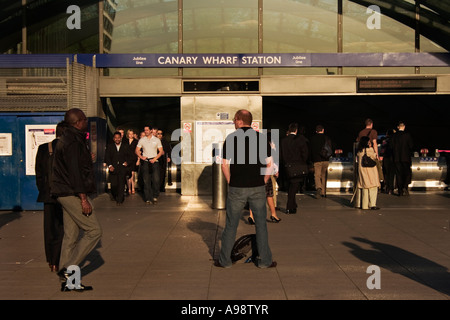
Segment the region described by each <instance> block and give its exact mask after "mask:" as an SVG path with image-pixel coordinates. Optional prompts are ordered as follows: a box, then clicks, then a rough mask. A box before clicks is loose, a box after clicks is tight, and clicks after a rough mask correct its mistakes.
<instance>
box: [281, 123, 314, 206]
mask: <svg viewBox="0 0 450 320" xmlns="http://www.w3.org/2000/svg"><path fill="white" fill-rule="evenodd" d="M288 130H289V131H288V132H289V134H288V135H287V136H286V137H284V138H283V140H281V158H282V161H283V164H284V166H285V167H287V166H289V165H295V166H297V165H300V166H301V167H303V168H304V171H305V172H304V175H303V176H302V175H300V176H297V177H288V200H287V204H286V214H293V213H297V202H296V200H295V195H296V194H297V191H298V189H299V187H300V184H301V183H302V182H303V180H304V179H305V176H306V174H307V168H308V167H307V163H306V161H307V160H308V156H309V150H308V142H307V140H306V138H305V137H304V136H303V135H297V131H298V124H297V123H291V124H290V125H289V129H288ZM286 172H289V170H288V169H286Z"/></svg>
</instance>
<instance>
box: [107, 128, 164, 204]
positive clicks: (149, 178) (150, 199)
mask: <svg viewBox="0 0 450 320" xmlns="http://www.w3.org/2000/svg"><path fill="white" fill-rule="evenodd" d="M171 151H172V148H171V146H170V144H169V142H168V141H166V140H165V139H164V137H163V131H162V130H161V129H158V128H155V127H151V126H149V125H146V126H145V127H144V130H143V131H142V132H141V134H140V136H139V138H138V136H137V133H135V132H134V131H133V130H132V129H128V130H127V133H126V135H125V134H124V130H123V129H121V128H119V129H118V130H117V131H116V132H114V135H113V142H111V143H109V144H108V145H107V146H106V149H105V158H104V163H105V165H106V166H107V167H108V172H109V175H108V178H109V182H110V184H111V195H112V198H113V200H115V201H116V203H117V205H121V204H122V203H123V202H124V199H125V194H135V193H136V185H135V184H136V178H138V179H137V181H138V183H139V185H140V187H141V188H142V189H143V190H142V195H143V198H144V201H145V203H147V204H150V203H153V204H156V203H157V201H158V196H159V194H160V192H164V191H165V184H166V181H165V176H166V170H167V165H168V164H170V161H171V160H170V154H171Z"/></svg>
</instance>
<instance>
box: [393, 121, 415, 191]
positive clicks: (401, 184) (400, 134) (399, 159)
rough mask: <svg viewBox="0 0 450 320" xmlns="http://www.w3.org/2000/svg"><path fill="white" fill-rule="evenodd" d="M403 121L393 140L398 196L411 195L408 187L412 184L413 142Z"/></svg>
mask: <svg viewBox="0 0 450 320" xmlns="http://www.w3.org/2000/svg"><path fill="white" fill-rule="evenodd" d="M405 128H406V125H405V123H404V122H403V121H400V122H399V123H398V126H397V129H398V131H397V132H396V133H395V134H394V136H393V139H392V153H393V158H394V165H395V172H396V177H397V186H398V195H399V196H403V195H409V191H408V185H409V184H410V183H411V175H412V173H411V153H412V150H413V146H414V145H413V141H412V138H411V135H410V134H409V132H406V131H405Z"/></svg>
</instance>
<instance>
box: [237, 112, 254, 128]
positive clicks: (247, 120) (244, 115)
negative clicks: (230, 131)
mask: <svg viewBox="0 0 450 320" xmlns="http://www.w3.org/2000/svg"><path fill="white" fill-rule="evenodd" d="M234 119H235V120H241V121H242V123H243V125H245V126H250V125H251V124H252V121H253V116H252V114H251V112H250V111H248V110H245V109H241V110H238V111H237V112H236V114H235V116H234Z"/></svg>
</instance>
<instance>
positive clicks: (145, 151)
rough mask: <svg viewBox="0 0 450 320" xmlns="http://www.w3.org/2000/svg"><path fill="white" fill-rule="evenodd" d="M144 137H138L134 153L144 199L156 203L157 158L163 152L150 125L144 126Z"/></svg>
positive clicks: (157, 191)
mask: <svg viewBox="0 0 450 320" xmlns="http://www.w3.org/2000/svg"><path fill="white" fill-rule="evenodd" d="M144 132H145V137H143V138H141V139H139V142H138V144H137V146H136V154H137V156H138V157H139V159H141V160H140V166H141V170H142V177H143V180H144V201H145V202H146V203H147V204H150V203H151V202H153V204H156V202H157V201H158V196H159V175H160V174H159V160H158V159H159V158H160V157H161V156H162V155H163V154H164V151H163V147H162V144H161V140H160V139H158V138H157V137H155V136H154V135H153V130H152V127H150V126H145V127H144Z"/></svg>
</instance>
